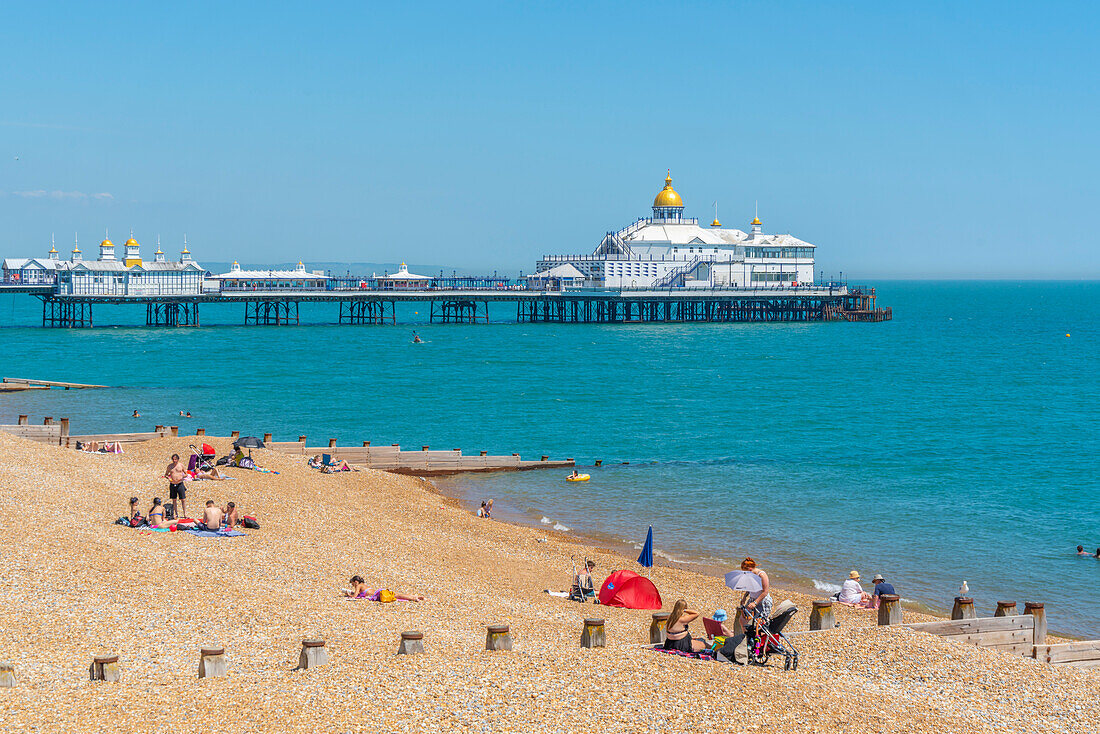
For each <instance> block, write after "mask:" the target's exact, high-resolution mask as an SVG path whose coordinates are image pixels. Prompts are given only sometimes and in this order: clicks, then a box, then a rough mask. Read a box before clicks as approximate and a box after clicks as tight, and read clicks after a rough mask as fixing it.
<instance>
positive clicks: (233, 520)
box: [225, 502, 241, 531]
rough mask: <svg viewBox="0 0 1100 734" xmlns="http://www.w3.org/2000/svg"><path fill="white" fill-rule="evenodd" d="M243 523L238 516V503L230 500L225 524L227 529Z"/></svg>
mask: <svg viewBox="0 0 1100 734" xmlns="http://www.w3.org/2000/svg"><path fill="white" fill-rule="evenodd" d="M240 524H241V521H240V518H239V517H238V516H237V505H236V504H235V503H233V502H230V503H229V504H228V505H226V506H225V526H226V529H227V530H230V531H232V530H234V529H236V527H237V526H238V525H240Z"/></svg>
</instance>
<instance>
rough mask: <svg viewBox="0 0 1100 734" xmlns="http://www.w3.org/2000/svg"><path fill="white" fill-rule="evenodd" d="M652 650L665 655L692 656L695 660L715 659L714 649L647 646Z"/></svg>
mask: <svg viewBox="0 0 1100 734" xmlns="http://www.w3.org/2000/svg"><path fill="white" fill-rule="evenodd" d="M649 649H650V650H652V651H653V652H663V653H665V654H666V655H679V656H680V657H682V658H693V659H695V660H711V661H714V660H717V659H718V658H717V657H716V656H715V652H714V650H700V651H699V652H684V651H683V650H666V649H665V648H664V647H662V646H661V645H657V646H656V647H651V648H649Z"/></svg>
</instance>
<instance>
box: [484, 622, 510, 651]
mask: <svg viewBox="0 0 1100 734" xmlns="http://www.w3.org/2000/svg"><path fill="white" fill-rule="evenodd" d="M485 649H486V650H511V649H512V633H511V632H510V631H509V627H508V625H506V624H490V625H488V626H487V627H486V628H485Z"/></svg>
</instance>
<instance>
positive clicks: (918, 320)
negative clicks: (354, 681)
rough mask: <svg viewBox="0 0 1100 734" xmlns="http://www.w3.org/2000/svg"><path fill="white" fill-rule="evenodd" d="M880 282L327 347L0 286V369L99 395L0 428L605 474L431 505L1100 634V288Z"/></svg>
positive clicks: (520, 485) (307, 314)
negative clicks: (854, 307)
mask: <svg viewBox="0 0 1100 734" xmlns="http://www.w3.org/2000/svg"><path fill="white" fill-rule="evenodd" d="M877 285H878V292H879V302H880V304H882V305H889V306H892V307H893V309H894V320H893V321H892V322H888V323H880V324H847V323H829V324H803V325H799V324H731V325H717V324H715V325H701V324H700V325H680V324H669V325H637V326H633V325H630V326H587V325H520V324H515V323H494V324H490V325H477V326H469V325H446V326H444V325H439V326H431V325H428V324H426V323H419V324H416V325H399V326H346V327H340V326H333V325H323V324H324V322H326V321H334V320H335V317H336V308H335V306H330V305H310V306H309V307H308V308H307V306H303V308H302V319H303V322H307V321H308V322H314V323H315V324H316V325H312V326H308V327H307V326H301V327H242V326H238V325H236V324H239V323H241V321H242V317H243V306H240V305H234V306H224V307H216V308H215V307H206V306H204V307H203V312H202V318H203V322H204V323H205V324H211V323H221V324H226V325H224V326H203V327H202V328H199V329H175V330H173V329H148V328H144V327H142V328H129V327H125V326H119V327H114V328H96V329H94V330H80V331H61V330H46V329H41V328H27V326H26V325H36V324H38V323H39V319H40V314H41V311H40V306H39V304H38V301H37V300H35V299H33V298H31V297H28V296H13V295H10V294H8V295H3V296H0V339H2V340H3V349H2V351H0V373H2V374H3V375H4V376H28V377H36V378H52V379H59V380H69V381H78V382H93V383H103V384H108V385H112V386H117V387H115V388H114V389H111V390H101V391H72V390H70V391H58V390H52V391H49V392H40V393H22V394H18V393H17V394H10V395H5V396H0V423H10V422H14V421H15V416H16V415H17V414H19V413H29V414H31V415H32V416H33V417H34V419H37V420H38V421H41V417H42V416H43V415H52V416H55V417H60V416H68V417H70V418H71V419H72V423H73V430H74V432H80V431H85V432H88V431H93V430H95V431H99V430H149V429H151V427H152V425H153V424H155V423H164V424H178V423H180V420H181V419H179V417H178V411H179V410H181V409H184V410H190V411H191V412H192V414H193V415H194V416H195V417H194V419H192V420H191V421H190V422H188V423H185V424H184V428H185V429H193V428H195V427H204V428H206V429H207V430H208V431H210V432H212V433H217V434H222V435H225V434H227V433H228V431H229V430H231V429H240V430H243V431H245V432H249V433H255V434H257V435H259V434H262V433H263V432H273V433H275V434H276V436H277V437H281V438H287V437H290V438H293V437H295V436H297V435H298V434H299V433H305V434H307V435H309V436H310V437H311V439H316V440H317V441H318V442H321V441H323V440H324V439H327V438H330V437H334V438H337V439H339V440H340V441H341V442H342V443H344V442H347V443H351V442H354V443H356V444H357V443H358V442H360V441H361V440H364V439H369V440H371V441H374V442H376V443H384V444H390V443H401V444H403V445H407V446H417V447H418V446H420V445H422V444H429V445H431V446H432V447H433V448H459V447H461V448H463V449H464V450H467V451H474V452H476V451H477V450H479V449H485V450H488V451H489V452H490V453H511V452H513V451H517V452H521V453H523V454H524V455H529V456H532V457H536V456H538V455H539V454H544V453H545V454H552V455H554V456H556V457H575V458H576V459H577V460H578V462H579V463H580V464H583V465H591V464H592V462H593V461H594V460H595V459H603V461H604V466H603V467H602V468H600V469H591V470H590V471H591V474H592V481H591V482H589V483H587V484H574V483H568V482H565V481H563V479H564V472H561V471H548V472H524V473H517V474H498V475H490V476H473V477H465V478H461V479H456V480H447V481H440V482H439V486H440V487H441V489H443V490H444V491H446V492H449V493H452V494H454V495H456V496H459V497H461V498H463V500H464V501H466V502H468V503H469V504H470V506H471V507H473V506H474V505H475V503H476V502H477V501H478V500H480V499H483V498H488V497H494V498H495V499H496V507H497V510H498V515H499V516H500V517H503V518H508V519H514V520H516V521H521V522H528V523H532V524H535V525H540V524H548V525H550V526H553V525H559V526H560V527H567V528H569V529H570V532H572V533H581V534H586V535H591V536H596V537H599V538H601V539H603V540H604V541H605V542H607V543H609V544H617V543H625V544H626V545H627V549H628V550H629V548H630V547H631V546H633V544H634V543H636V542H639V541H640V540H641V539H642V538H643V537H644V535H645V532H646V529H647V527H648V526H649V525H652V526H653V528H654V536H655V539H656V545H657V549H658V551H659V553H660V554H663V556H664V557H665V559H666V560H667V559H669V558H671V559H675V560H678V561H701V562H704V563H707V564H710V565H713V566H718V567H722V566H724V565H726V564H728V563H730V562H731V561H734V560H736V559H740V558H741V557H743V556H745V555H752V556H753V557H755V558H756V559H757V560H758V561H759V563H760V565H761V566H762V567H764V568H767V569H768V570H770V571H772V572H773V573H774V574H775V575H777V576H779V577H780V578H783V579H787V580H790V581H795V582H801V583H803V584H807V585H810V584H813V583H815V581H816V582H817V583H818V584H819V585H820V586H821V587H823V588H824V587H828V586H829V585H831V584H839V583H840V581H841V580H842V579H844V578H846V577H847V574H848V571H849V570H850V569H852V568H855V569H858V570H859V571H860V572H861V573H862V575H863V578H864V579H870V578H871V576H872V575H873V574H874V573H875V572H882V573H884V574H885V575H886V576H887V577H888V578H889V579H890V580H891V581H892V582H893V584H894V586H895V587H896V588H897V589H898V592H899V593H900V594H901V595H902V596H903V597H905V598H908V599H911V600H914V601H920V602H923V603H925V604H928V605H930V606H932V607H934V608H937V609H949V608H950V604H951V599H952V597H953V596H954V595H955V594H956V591H957V589H958V587H959V584H960V583H961V582H962V581H963V580H964V579H965V580H966V581H967V582H968V584H969V587H970V589H971V592H972V595H973V596H974V597H975V599H976V602H977V604H978V607H979V609H980V610H982V611H985V612H988V613H991V612H992V610H993V608H994V607H995V604H996V602H997V601H998V600H1001V599H1015V600H1017V601H1018V602H1019V603H1020V604H1021V606H1022V603H1023V602H1024V601H1025V600H1026V601H1042V602H1045V603H1046V605H1047V610H1048V612H1047V613H1048V616H1049V619H1050V626H1051V628H1052V629H1056V630H1060V631H1064V632H1069V633H1073V634H1079V635H1083V636H1088V637H1090V638H1096V637H1100V604H1098V603H1097V602H1098V601H1100V598H1098V597H1100V594H1098V589H1100V560H1097V559H1095V558H1078V557H1076V556H1075V555H1074V548H1075V546H1076V545H1077V544H1078V543H1081V544H1083V545H1084V546H1085V547H1086V548H1089V549H1091V550H1093V551H1095V549H1096V548H1097V547H1098V546H1100V479H1098V474H1100V467H1098V461H1097V456H1098V454H1100V439H1098V432H1097V427H1096V424H1097V419H1098V417H1100V379H1098V368H1100V348H1098V344H1100V283H1096V282H880V283H877ZM415 310H418V311H419V313H418V314H414V313H413V311H414V309H413V308H410V309H408V311H407V312H405V313H401V312H400V311H399V317H402V318H404V319H407V320H418V321H420V322H423V321H426V320H427V319H426V310H425V309H423V308H419V309H415ZM143 315H144V312H143V311H137V310H129V311H128V310H124V309H113V308H105V307H97V310H96V319H97V323H100V324H104V323H110V322H114V323H131V324H133V323H140V322H141V320H142V317H143ZM491 316H492V317H493V318H494V319H500V320H501V321H505V320H508V319H511V320H513V321H514V318H515V313H514V310H511V309H507V308H506V307H500V308H499V309H498V310H496V311H494V312H492V313H491ZM414 328H415V329H416V330H417V331H418V332H419V333H420V335H421V336H422V337H423V338H424V339H425V342H426V343H425V344H420V345H414V344H412V343H411V333H412V330H413V329H414ZM1067 334H1068V335H1069V336H1067ZM134 409H138V410H139V411H141V413H142V414H143V417H142V418H141V419H140V420H138V419H132V418H130V417H129V416H130V414H131V412H132V411H133V410H134ZM620 462H629V464H621V463H620ZM585 471H589V470H588V469H585ZM151 483H153V484H155V482H154V481H153V480H152V479H151ZM564 573H565V569H563V578H564Z"/></svg>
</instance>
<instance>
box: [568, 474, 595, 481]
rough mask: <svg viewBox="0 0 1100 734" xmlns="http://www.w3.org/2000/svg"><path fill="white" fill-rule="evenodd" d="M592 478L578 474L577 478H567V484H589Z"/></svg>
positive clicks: (570, 476)
mask: <svg viewBox="0 0 1100 734" xmlns="http://www.w3.org/2000/svg"><path fill="white" fill-rule="evenodd" d="M591 478H592V477H590V476H588V475H587V474H578V475H577V476H575V477H574V476H573V475H569V476H568V477H566V478H565V481H567V482H587V481H588V480H589V479H591Z"/></svg>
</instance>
